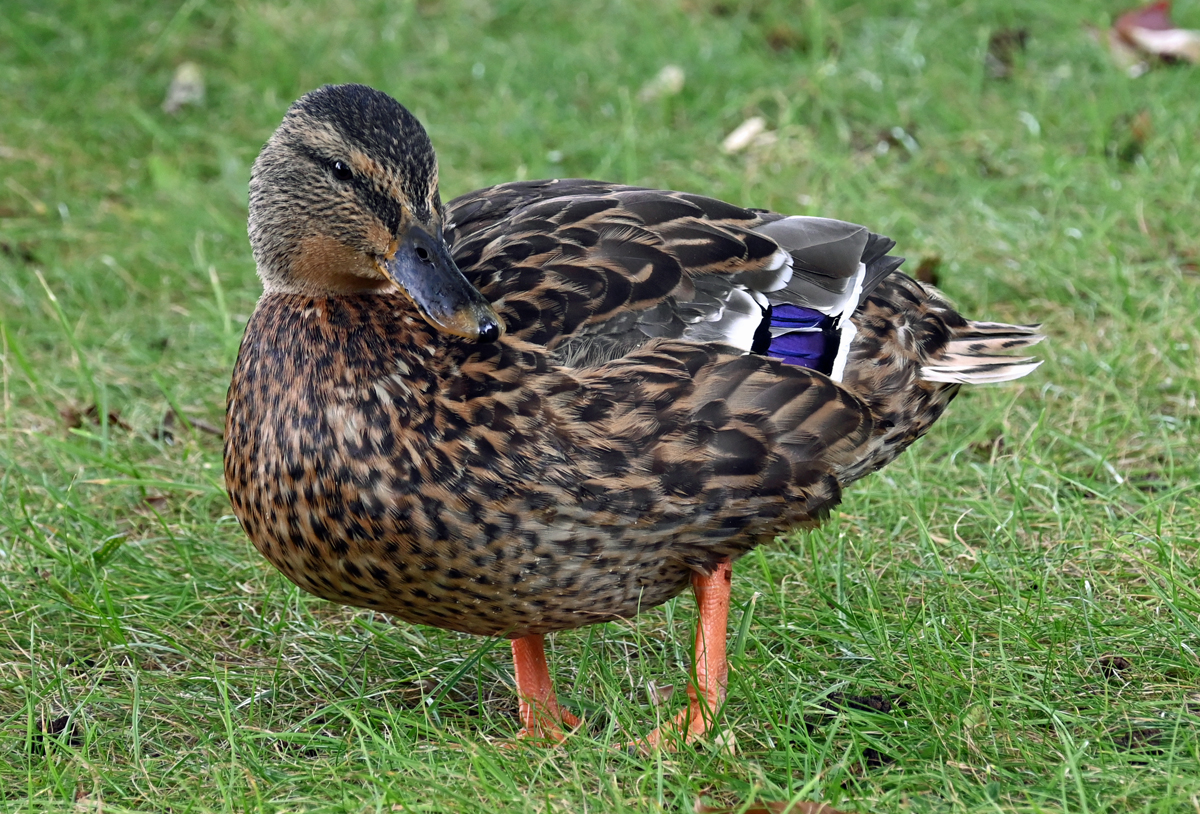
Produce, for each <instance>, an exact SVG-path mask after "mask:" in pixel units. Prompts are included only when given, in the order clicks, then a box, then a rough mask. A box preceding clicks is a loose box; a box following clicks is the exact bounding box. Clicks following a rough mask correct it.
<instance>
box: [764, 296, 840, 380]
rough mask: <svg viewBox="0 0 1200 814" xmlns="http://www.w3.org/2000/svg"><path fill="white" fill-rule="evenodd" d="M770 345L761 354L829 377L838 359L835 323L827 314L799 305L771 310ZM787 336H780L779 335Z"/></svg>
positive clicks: (773, 307)
mask: <svg viewBox="0 0 1200 814" xmlns="http://www.w3.org/2000/svg"><path fill="white" fill-rule="evenodd" d="M768 319H770V325H771V329H772V332H773V333H775V334H777V335H776V336H773V337H771V340H770V344H769V345H767V347H766V348H765V349H764V350H763V351H762V352H763V353H764V354H765V355H767V356H774V357H777V358H779V359H782V360H783V361H784V362H785V363H786V364H789V365H796V366H798V367H807V368H810V369H812V370H819V371H821V372H822V373H829V371H830V370H832V369H833V360H834V358H835V357H836V356H837V350H838V331H837V320H836V318H835V317H831V316H829V315H828V314H823V313H821V312H820V311H815V310H813V309H812V308H802V307H801V306H799V305H787V304H783V305H775V306H772V308H771V312H770V315H769V316H768ZM781 330H782V331H785V332H786V333H780V331H781Z"/></svg>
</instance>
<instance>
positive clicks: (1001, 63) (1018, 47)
mask: <svg viewBox="0 0 1200 814" xmlns="http://www.w3.org/2000/svg"><path fill="white" fill-rule="evenodd" d="M1028 40H1029V29H1028V28H1000V29H997V30H995V31H993V32H992V35H991V36H990V37H988V47H987V55H986V56H985V57H984V62H985V64H986V66H987V72H988V76H990V77H991V78H992V79H1009V78H1011V77H1012V69H1013V57H1014V56H1015V55H1016V54H1018V53H1020V52H1022V51H1024V50H1025V43H1026V42H1028Z"/></svg>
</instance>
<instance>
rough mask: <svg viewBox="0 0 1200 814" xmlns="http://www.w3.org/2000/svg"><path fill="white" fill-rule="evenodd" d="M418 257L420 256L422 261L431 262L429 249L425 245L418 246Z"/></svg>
mask: <svg viewBox="0 0 1200 814" xmlns="http://www.w3.org/2000/svg"><path fill="white" fill-rule="evenodd" d="M417 257H419V258H420V259H421V262H422V263H428V262H429V249H427V248H425V247H424V246H418V247H417Z"/></svg>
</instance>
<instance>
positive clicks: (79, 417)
mask: <svg viewBox="0 0 1200 814" xmlns="http://www.w3.org/2000/svg"><path fill="white" fill-rule="evenodd" d="M58 415H59V417H60V418H62V420H63V421H64V422H65V423H66V425H67V429H69V430H75V429H79V428H80V427H82V426H83V425H84V422H85V421H86V422H87V423H88V424H94V425H96V426H97V427H98V426H100V408H99V407H97V406H96V405H95V404H92V405H89V406H88V408H87V409H86V410H80V409H79V408H78V407H76V406H74V405H71V404H68V405H66V406H65V407H60V408H59V410H58ZM108 423H109V425H110V426H113V427H120V428H121V429H123V430H132V429H133V427H131V426H129V424H127V423H126V422H125V421H123V420H121V414H120V412H118V411H117V410H109V411H108Z"/></svg>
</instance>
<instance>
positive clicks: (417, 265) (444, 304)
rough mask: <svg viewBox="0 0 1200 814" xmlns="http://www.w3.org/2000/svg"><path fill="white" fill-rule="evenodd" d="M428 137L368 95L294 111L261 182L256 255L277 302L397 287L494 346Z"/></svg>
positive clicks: (271, 146)
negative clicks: (453, 242) (455, 238)
mask: <svg viewBox="0 0 1200 814" xmlns="http://www.w3.org/2000/svg"><path fill="white" fill-rule="evenodd" d="M442 217H443V208H442V201H441V196H440V194H439V193H438V171H437V159H436V158H435V156H434V152H433V145H432V144H430V142H429V136H428V135H427V134H426V133H425V128H423V127H422V126H421V123H420V122H418V121H417V119H416V117H414V116H413V115H412V114H411V113H409V112H408V111H407V110H406V109H405V108H404V107H403V106H401V105H400V103H399V102H397V101H396V100H394V99H392V98H391V97H390V96H388V95H387V94H384V93H380V92H379V91H377V90H374V89H372V88H368V87H366V86H364V85H326V86H325V87H323V88H319V89H318V90H314V91H312V92H311V93H309V94H306V95H305V96H304V97H302V98H301V99H300V100H299V101H297V102H296V103H295V104H293V105H292V107H291V108H290V109H289V110H288V112H287V115H286V116H284V119H283V123H282V124H281V125H280V126H279V129H278V130H276V131H275V133H274V134H273V135H272V136H271V138H270V140H269V141H267V143H266V146H264V147H263V150H262V152H261V153H260V154H259V156H258V159H257V160H256V161H255V162H254V170H253V172H252V174H251V177H250V220H249V226H250V229H249V231H250V244H251V246H252V247H253V249H254V259H255V261H256V262H257V264H258V274H259V277H261V278H262V281H263V287H264V289H265V290H266V291H268V292H272V293H274V292H278V293H287V294H306V295H310V296H331V295H333V296H336V295H341V294H356V293H363V292H370V291H378V290H390V289H391V288H392V287H393V286H395V287H398V288H399V289H400V290H401V291H402V292H403V293H404V294H405V295H406V296H407V297H408V299H410V300H411V301H412V303H413V305H414V306H415V307H416V309H417V311H418V312H419V313H420V315H421V316H422V317H423V318H424V319H425V321H426V322H428V323H429V324H430V325H431V326H433V327H434V328H436V329H437V330H439V331H442V332H444V333H448V334H452V335H454V336H459V337H463V338H466V339H471V340H476V341H481V342H494V341H496V340H497V339H499V338H500V336H501V334H503V332H504V324H503V323H502V322H501V321H500V318H499V316H497V314H496V312H495V311H494V310H493V309H492V307H491V305H489V304H488V301H487V300H486V299H485V298H484V297H483V295H482V294H480V293H479V291H478V290H477V289H476V288H475V287H474V286H473V285H471V284H470V283H469V282H468V281H467V279H466V278H465V277H464V276H463V274H462V272H461V271H459V269H458V266H457V265H455V263H454V260H453V259H452V258H451V256H450V249H449V247H448V246H447V245H446V241H445V238H444V237H443V235H442Z"/></svg>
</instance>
